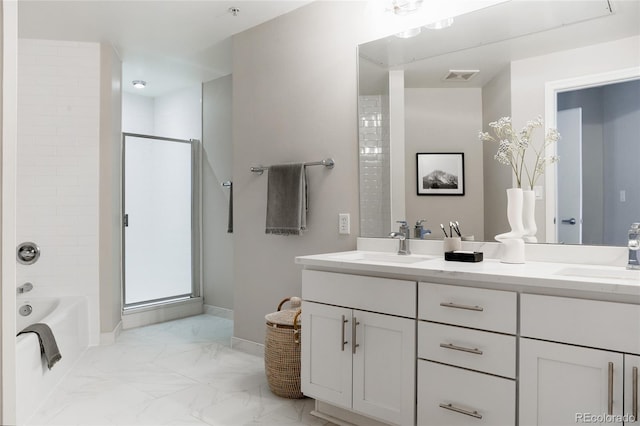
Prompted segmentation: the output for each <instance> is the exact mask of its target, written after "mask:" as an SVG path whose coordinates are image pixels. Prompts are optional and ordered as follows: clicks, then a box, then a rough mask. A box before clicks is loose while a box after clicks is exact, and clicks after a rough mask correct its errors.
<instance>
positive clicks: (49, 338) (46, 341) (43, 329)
mask: <svg viewBox="0 0 640 426" xmlns="http://www.w3.org/2000/svg"><path fill="white" fill-rule="evenodd" d="M23 333H36V335H37V336H38V341H39V342H40V353H41V354H42V356H44V359H45V361H47V367H49V370H51V369H52V368H53V365H54V364H55V363H56V362H58V361H60V359H62V355H60V350H59V349H58V344H57V343H56V338H55V337H53V332H52V331H51V328H50V327H49V326H48V325H47V324H43V323H36V324H31V325H30V326H28V327H26V328H25V329H24V330H22V331H21V332H20V333H18V336H19V335H21V334H23Z"/></svg>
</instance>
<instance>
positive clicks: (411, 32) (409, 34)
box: [396, 27, 422, 38]
mask: <svg viewBox="0 0 640 426" xmlns="http://www.w3.org/2000/svg"><path fill="white" fill-rule="evenodd" d="M421 31H422V28H420V27H417V28H410V29H408V30H404V31H402V32H399V33H396V37H398V38H411V37H415V36H417V35H418V34H420V32H421Z"/></svg>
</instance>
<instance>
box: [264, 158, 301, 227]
mask: <svg viewBox="0 0 640 426" xmlns="http://www.w3.org/2000/svg"><path fill="white" fill-rule="evenodd" d="M306 228H307V178H306V169H305V167H304V164H302V163H298V164H284V165H276V166H270V167H269V178H268V182H267V226H266V231H265V232H266V233H267V234H277V235H300V233H301V231H303V230H305V229H306Z"/></svg>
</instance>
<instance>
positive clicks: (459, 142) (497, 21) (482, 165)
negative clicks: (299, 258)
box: [358, 0, 640, 245]
mask: <svg viewBox="0 0 640 426" xmlns="http://www.w3.org/2000/svg"><path fill="white" fill-rule="evenodd" d="M639 5H640V1H637V0H633V1H620V2H607V1H604V0H602V1H600V0H590V1H572V2H557V1H556V2H552V1H510V2H506V3H501V4H498V5H494V6H491V7H488V8H486V9H482V10H479V11H475V12H472V13H468V14H466V15H463V16H459V17H456V18H455V22H454V25H453V26H452V27H450V28H446V29H443V30H439V31H433V30H432V31H422V33H421V34H420V35H419V36H417V37H415V38H411V39H399V38H396V37H388V38H386V39H381V40H376V41H373V42H370V43H366V44H363V45H360V46H359V102H358V107H359V126H360V128H359V138H360V139H359V150H360V218H361V223H360V234H361V236H364V237H383V236H387V235H388V233H389V232H391V231H393V230H395V227H396V224H395V221H397V220H407V221H408V222H409V224H410V225H412V224H413V223H415V221H417V220H420V219H427V223H426V224H425V226H426V227H428V228H431V229H432V230H434V231H435V230H436V229H438V228H439V225H440V223H445V224H448V222H449V221H451V220H458V221H459V222H460V225H461V228H462V232H463V234H467V235H473V236H474V237H475V239H476V240H487V241H492V240H493V237H494V236H495V235H497V234H500V233H502V232H505V231H507V230H508V229H509V228H508V226H509V225H508V223H507V219H506V194H505V190H506V189H507V188H510V187H512V186H513V182H512V174H511V170H510V168H509V167H508V166H504V165H501V164H499V163H498V162H497V161H496V160H495V159H494V155H495V153H496V148H497V146H495V145H492V144H486V143H485V145H483V144H482V143H481V142H479V141H478V137H477V135H478V131H479V130H483V131H487V130H488V123H489V122H491V121H495V120H497V119H498V118H500V117H503V116H509V117H512V120H513V123H514V128H515V129H519V128H521V127H523V126H524V125H525V124H526V122H527V121H529V120H532V119H535V118H536V117H537V116H542V117H544V118H545V120H546V124H547V125H548V126H551V127H556V126H558V125H559V124H556V109H555V107H556V99H555V98H556V96H557V106H558V108H559V109H560V110H566V109H571V108H575V107H579V106H580V105H578V104H577V103H576V102H578V101H576V99H577V97H578V95H575V94H570V91H574V90H576V89H583V88H586V87H593V86H597V85H598V86H600V85H603V84H606V83H609V82H620V81H626V80H632V79H633V78H640V36H639V33H640V26H639V25H638V24H637V23H638V22H639V21H640V8H639ZM507 23H508V25H506V24H507ZM501 24H505V25H501ZM620 70H624V71H625V72H624V73H623V74H625V78H623V79H621V78H619V77H616V78H611V77H610V75H612V74H616V73H617V72H619V71H620ZM634 75H635V77H633V76H634ZM446 76H449V78H448V79H447V78H445V77H446ZM584 77H588V78H586V79H585V81H587V82H588V83H585V82H584V81H582V80H581V79H582V78H584ZM594 81H598V82H597V84H596V83H594ZM565 82H567V83H566V84H564V83H565ZM576 82H577V83H576ZM550 87H551V88H554V90H553V91H550V89H549V88H550ZM593 90H596V89H593ZM602 90H604V89H602ZM634 90H635V89H634ZM549 93H551V95H550V94H549ZM612 93H613V92H612ZM615 93H616V94H615V95H609V96H607V99H608V103H609V108H610V110H611V111H613V109H616V110H626V113H625V115H623V116H622V118H616V119H614V118H612V117H609V116H606V117H604V118H603V119H604V121H602V122H601V124H600V127H599V128H596V126H594V125H593V123H592V121H591V118H589V119H588V120H587V119H586V118H585V119H584V121H583V125H582V126H581V129H580V131H581V133H582V137H583V142H584V143H585V144H586V143H592V142H588V141H592V140H593V134H594V133H597V132H600V134H601V137H600V140H601V143H600V151H599V152H600V157H599V161H597V160H598V154H597V152H598V151H594V150H593V149H594V148H593V146H591V147H589V148H587V147H586V146H584V147H583V148H582V154H580V153H579V152H574V151H572V152H568V153H567V152H565V153H564V154H561V155H560V157H561V159H560V162H559V163H558V165H559V164H561V163H562V162H563V158H565V157H566V160H567V161H566V163H567V165H568V164H569V163H571V161H569V160H570V159H573V160H575V159H581V160H582V161H580V162H578V164H579V167H580V168H581V170H582V178H581V179H580V182H581V186H582V191H581V194H582V195H581V197H582V201H581V207H580V208H581V210H582V216H580V214H578V213H575V214H573V215H571V216H570V217H569V219H570V218H571V217H574V216H576V217H575V219H576V223H577V224H578V225H581V226H579V227H580V228H581V232H580V235H579V236H578V237H575V236H574V237H571V238H569V237H565V236H564V235H562V233H561V231H560V230H559V228H560V227H559V226H558V225H556V224H557V222H558V221H561V219H562V218H564V213H561V214H563V217H562V218H560V217H559V216H558V212H557V211H556V208H560V204H561V201H565V198H567V197H569V194H566V193H565V190H563V189H561V188H559V187H557V185H556V184H557V182H558V181H559V180H560V179H557V178H556V175H558V176H561V174H562V173H563V172H562V169H559V170H558V173H556V170H555V168H554V167H548V168H547V173H546V176H545V177H544V179H540V180H539V181H538V184H537V187H536V188H535V189H536V194H537V200H536V212H535V218H536V222H537V227H538V233H537V239H538V241H540V242H562V243H567V244H578V243H583V244H605V245H625V244H626V240H625V238H626V229H628V227H629V225H630V223H631V222H634V221H638V220H640V208H639V206H638V204H636V202H637V201H638V200H640V179H638V176H637V172H635V170H637V166H631V165H629V164H624V166H623V165H622V163H620V162H619V160H613V159H611V160H610V161H609V160H608V158H610V157H611V158H612V157H613V155H614V152H618V151H619V150H620V149H623V150H624V151H625V152H627V154H628V155H626V156H624V158H626V159H631V158H635V159H636V161H638V158H640V140H639V139H638V138H639V136H638V135H640V127H639V126H640V106H638V102H637V101H638V99H639V98H640V96H638V95H637V93H638V92H637V91H636V92H634V91H633V90H630V89H627V90H622V91H620V90H618V91H616V92H615ZM620 93H623V94H627V95H628V98H633V100H635V103H629V104H626V103H625V104H624V106H623V104H621V103H620V102H621V101H620V100H619V98H618V96H619V95H620ZM634 93H635V94H634ZM614 96H615V97H614ZM551 97H553V102H550V98H551ZM549 105H552V107H551V108H549ZM613 106H615V108H614V107H613ZM582 108H583V112H584V110H585V108H586V107H585V106H582ZM560 115H562V113H561V114H560ZM605 128H607V129H613V128H617V129H618V130H611V131H610V132H609V133H602V131H603V129H605ZM623 128H624V129H625V131H629V133H627V135H629V136H624V137H623V136H619V130H620V129H623ZM542 133H544V132H543V131H540V134H542ZM561 133H562V132H561ZM613 135H616V136H615V137H614V136H613ZM539 136H542V135H539ZM619 140H624V141H625V143H627V145H624V144H622V143H620V142H618V141H619ZM563 143H564V139H562V140H561V141H560V142H559V144H558V149H560V145H562V144H563ZM623 146H624V148H623ZM564 148H566V147H565V146H563V147H562V149H564ZM576 149H577V148H576ZM417 152H463V153H464V154H465V170H464V174H465V195H464V196H462V197H444V196H417V195H416V164H415V155H416V153H417ZM398 157H400V159H399V158H398ZM628 161H630V160H628ZM604 163H611V164H615V166H613V168H606V169H605V168H604ZM598 165H599V166H598ZM554 166H555V165H554ZM598 167H600V168H598ZM621 167H626V169H627V170H628V171H629V173H633V172H635V173H636V176H635V177H633V176H632V175H630V174H629V173H628V174H626V175H622V174H621V175H620V176H617V175H616V172H614V171H613V170H616V171H620V168H621ZM609 170H611V171H609ZM632 171H633V172H632ZM565 173H566V172H565ZM614 175H615V176H614ZM573 193H576V191H573ZM623 199H624V200H625V201H621V200H623ZM556 201H557V203H556ZM550 209H552V212H550ZM596 212H603V213H602V214H600V215H596V214H595V213H596ZM604 212H608V213H606V214H605V213H604ZM623 212H624V213H623ZM556 216H558V217H557V218H556ZM594 216H596V217H595V218H594ZM634 216H635V217H634ZM556 219H558V220H556ZM594 221H596V222H594ZM441 237H442V235H441V233H440V232H433V234H432V235H431V236H428V237H426V238H441Z"/></svg>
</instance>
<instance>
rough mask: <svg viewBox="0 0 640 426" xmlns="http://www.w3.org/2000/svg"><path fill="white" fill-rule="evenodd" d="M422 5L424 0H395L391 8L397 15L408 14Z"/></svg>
mask: <svg viewBox="0 0 640 426" xmlns="http://www.w3.org/2000/svg"><path fill="white" fill-rule="evenodd" d="M420 6H422V0H393V2H392V3H391V8H392V10H393V13H395V14H396V15H408V14H410V13H414V12H416V11H417V10H418V9H420Z"/></svg>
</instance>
